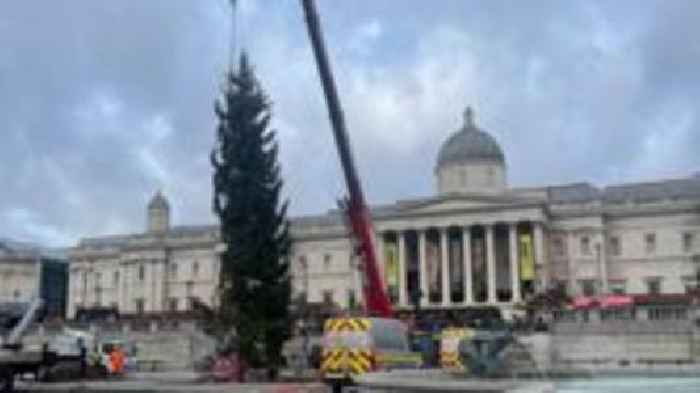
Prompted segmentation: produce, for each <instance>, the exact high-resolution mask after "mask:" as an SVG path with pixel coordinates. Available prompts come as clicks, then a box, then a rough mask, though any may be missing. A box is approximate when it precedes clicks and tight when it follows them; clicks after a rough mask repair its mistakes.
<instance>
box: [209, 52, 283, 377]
mask: <svg viewBox="0 0 700 393" xmlns="http://www.w3.org/2000/svg"><path fill="white" fill-rule="evenodd" d="M215 113H216V117H217V119H218V126H217V129H216V144H215V147H214V149H213V150H212V153H211V163H212V166H213V167H214V175H213V187H214V192H213V209H214V212H215V213H216V214H217V215H218V217H219V221H220V225H221V240H222V242H223V243H225V245H226V250H225V251H224V252H223V254H222V258H221V262H222V263H221V280H220V282H221V288H220V294H221V307H220V321H221V322H222V323H223V324H224V326H226V327H229V328H230V327H234V328H235V330H236V333H237V336H238V342H239V351H240V353H241V355H242V356H243V357H244V358H245V359H246V360H247V361H248V362H250V363H252V364H253V365H256V364H257V365H261V364H262V363H266V364H267V365H269V366H271V367H275V366H276V365H278V364H279V362H280V359H281V356H280V352H281V347H282V343H283V342H284V340H285V339H286V338H288V337H289V333H290V332H289V330H290V320H289V319H290V318H289V315H288V312H289V311H288V310H289V308H288V306H289V302H290V290H291V287H290V281H289V268H288V254H289V250H290V238H289V222H288V220H287V217H286V216H287V206H288V201H287V200H283V199H282V195H281V191H282V179H281V177H280V165H279V163H278V158H277V153H278V145H277V142H276V140H275V131H274V130H272V129H271V128H270V118H271V116H272V114H271V109H270V101H269V99H268V97H267V95H266V94H265V92H264V91H263V89H262V87H261V85H260V83H259V81H258V79H257V77H256V76H255V73H254V70H253V68H252V67H251V65H250V64H249V61H248V58H247V56H246V54H245V53H243V54H242V55H241V56H240V61H239V65H238V69H235V70H234V69H231V70H230V71H229V72H228V73H227V75H226V83H225V86H224V87H223V89H222V94H221V96H220V98H219V99H218V100H217V101H216V104H215Z"/></svg>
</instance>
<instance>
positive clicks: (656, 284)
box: [647, 277, 661, 295]
mask: <svg viewBox="0 0 700 393" xmlns="http://www.w3.org/2000/svg"><path fill="white" fill-rule="evenodd" d="M647 293H648V294H650V295H658V294H660V293H661V278H659V277H652V278H648V279H647Z"/></svg>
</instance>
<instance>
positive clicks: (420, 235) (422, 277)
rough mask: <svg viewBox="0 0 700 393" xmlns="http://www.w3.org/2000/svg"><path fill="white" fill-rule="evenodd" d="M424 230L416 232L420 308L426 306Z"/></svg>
mask: <svg viewBox="0 0 700 393" xmlns="http://www.w3.org/2000/svg"><path fill="white" fill-rule="evenodd" d="M425 237H426V236H425V229H419V230H418V253H419V254H420V255H419V256H420V261H419V264H418V265H419V268H420V273H419V276H420V291H421V293H422V294H423V296H422V297H421V299H420V304H421V306H425V305H427V304H428V264H427V261H426V254H427V252H426V239H425Z"/></svg>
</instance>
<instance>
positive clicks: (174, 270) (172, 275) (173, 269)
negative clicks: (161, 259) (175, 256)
mask: <svg viewBox="0 0 700 393" xmlns="http://www.w3.org/2000/svg"><path fill="white" fill-rule="evenodd" d="M170 279H171V280H177V263H173V264H171V265H170Z"/></svg>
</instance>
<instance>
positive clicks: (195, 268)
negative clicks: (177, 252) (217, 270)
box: [192, 261, 199, 277]
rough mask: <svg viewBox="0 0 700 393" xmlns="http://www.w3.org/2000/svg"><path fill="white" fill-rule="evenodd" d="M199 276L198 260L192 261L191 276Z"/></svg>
mask: <svg viewBox="0 0 700 393" xmlns="http://www.w3.org/2000/svg"><path fill="white" fill-rule="evenodd" d="M197 276H199V262H197V261H194V263H193V264H192V277H197Z"/></svg>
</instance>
